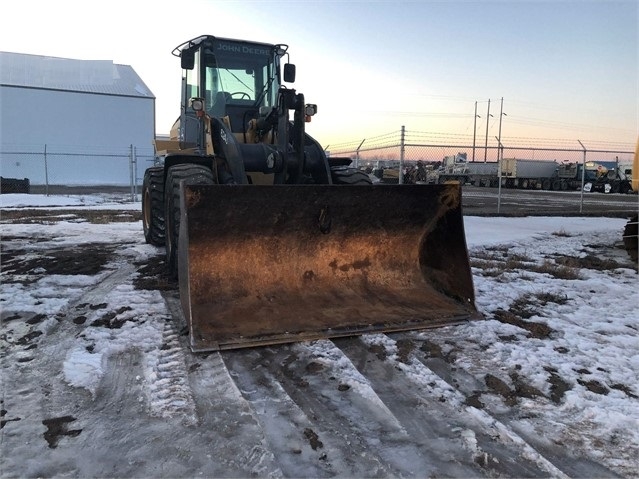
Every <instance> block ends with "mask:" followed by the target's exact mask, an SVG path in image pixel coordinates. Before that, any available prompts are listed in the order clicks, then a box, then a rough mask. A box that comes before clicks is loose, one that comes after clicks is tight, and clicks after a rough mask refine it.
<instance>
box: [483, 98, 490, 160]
mask: <svg viewBox="0 0 639 479" xmlns="http://www.w3.org/2000/svg"><path fill="white" fill-rule="evenodd" d="M491 116H492V115H491V114H490V98H489V99H488V111H487V112H486V144H485V145H484V163H486V157H487V156H488V122H489V121H490V117H491Z"/></svg>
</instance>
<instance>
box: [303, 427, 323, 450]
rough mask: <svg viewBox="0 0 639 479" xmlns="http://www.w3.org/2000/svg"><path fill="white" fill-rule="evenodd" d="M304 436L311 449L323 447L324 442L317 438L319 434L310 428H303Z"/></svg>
mask: <svg viewBox="0 0 639 479" xmlns="http://www.w3.org/2000/svg"><path fill="white" fill-rule="evenodd" d="M304 437H305V438H306V439H308V443H309V444H310V445H311V448H312V449H313V451H316V450H317V449H321V448H323V447H324V443H323V442H322V441H320V440H319V436H318V435H317V433H316V432H315V431H313V430H312V429H311V428H309V427H307V428H306V429H304Z"/></svg>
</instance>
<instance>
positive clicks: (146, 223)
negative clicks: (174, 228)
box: [142, 166, 166, 246]
mask: <svg viewBox="0 0 639 479" xmlns="http://www.w3.org/2000/svg"><path fill="white" fill-rule="evenodd" d="M142 228H143V229H144V240H145V241H146V242H147V243H148V244H152V245H154V246H164V238H165V234H166V233H165V228H164V167H162V166H154V167H151V168H148V169H147V170H146V171H145V172H144V180H143V181H142Z"/></svg>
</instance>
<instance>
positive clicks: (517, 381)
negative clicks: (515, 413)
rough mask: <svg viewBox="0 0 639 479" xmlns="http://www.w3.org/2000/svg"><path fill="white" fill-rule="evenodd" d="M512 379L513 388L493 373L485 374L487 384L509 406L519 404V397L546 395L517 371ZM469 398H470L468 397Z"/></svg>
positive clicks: (512, 374) (511, 374) (511, 375)
mask: <svg viewBox="0 0 639 479" xmlns="http://www.w3.org/2000/svg"><path fill="white" fill-rule="evenodd" d="M510 379H511V381H512V383H513V387H512V388H511V387H510V386H509V385H508V384H507V383H506V382H505V381H503V380H501V379H499V378H498V377H497V376H493V375H492V374H486V376H484V382H485V383H486V386H487V387H488V388H489V389H490V390H492V391H493V392H494V393H496V394H498V395H500V396H502V397H503V398H504V403H506V405H508V406H514V405H515V404H517V401H518V400H519V398H529V399H532V398H534V397H538V396H539V397H545V396H544V393H542V392H541V391H540V390H539V389H537V388H536V387H534V386H532V385H530V384H528V383H526V382H525V381H524V380H523V378H521V377H520V376H519V375H518V374H517V373H516V372H512V373H510ZM467 400H468V399H467Z"/></svg>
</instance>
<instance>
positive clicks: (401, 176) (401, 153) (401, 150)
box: [399, 125, 406, 185]
mask: <svg viewBox="0 0 639 479" xmlns="http://www.w3.org/2000/svg"><path fill="white" fill-rule="evenodd" d="M405 132H406V130H405V128H404V125H402V136H401V140H400V144H399V184H400V185H402V184H404V134H405Z"/></svg>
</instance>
